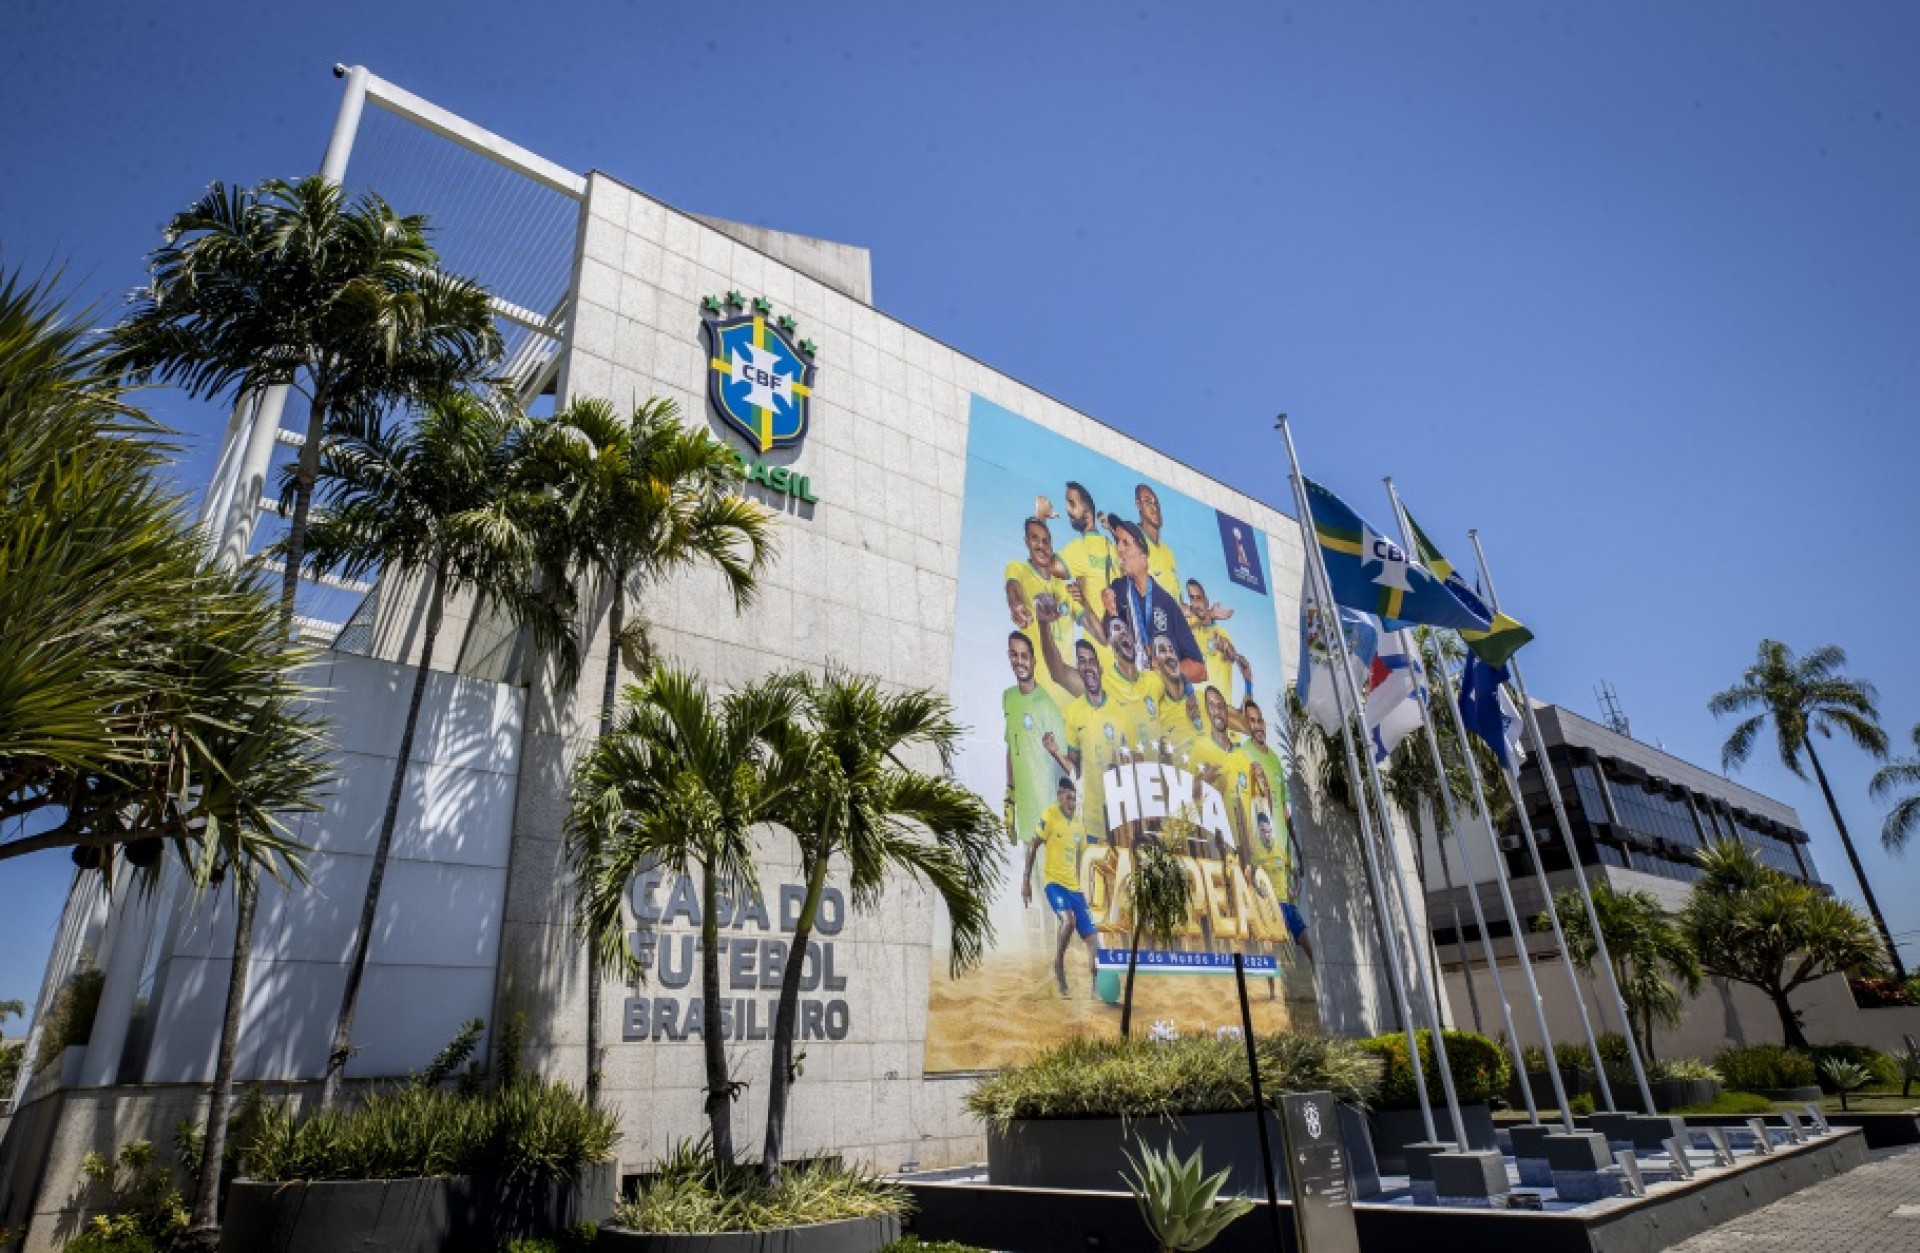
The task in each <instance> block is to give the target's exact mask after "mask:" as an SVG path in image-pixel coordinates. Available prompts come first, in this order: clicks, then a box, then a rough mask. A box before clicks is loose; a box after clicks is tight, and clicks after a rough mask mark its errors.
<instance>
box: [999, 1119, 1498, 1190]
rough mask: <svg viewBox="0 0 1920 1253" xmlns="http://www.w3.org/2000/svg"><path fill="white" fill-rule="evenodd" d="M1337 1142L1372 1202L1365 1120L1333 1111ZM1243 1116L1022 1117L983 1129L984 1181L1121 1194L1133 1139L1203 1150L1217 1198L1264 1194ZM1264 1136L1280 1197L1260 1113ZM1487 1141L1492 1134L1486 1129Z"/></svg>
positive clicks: (1277, 1146)
mask: <svg viewBox="0 0 1920 1253" xmlns="http://www.w3.org/2000/svg"><path fill="white" fill-rule="evenodd" d="M1338 1109H1339V1111H1340V1113H1339V1118H1340V1136H1341V1139H1342V1141H1343V1142H1344V1143H1345V1144H1346V1147H1347V1161H1348V1163H1349V1170H1348V1180H1349V1183H1350V1185H1351V1186H1352V1188H1353V1193H1354V1195H1355V1196H1377V1195H1379V1192H1380V1170H1379V1167H1378V1166H1377V1165H1376V1164H1375V1162H1374V1159H1373V1140H1372V1137H1371V1135H1370V1134H1369V1132H1368V1127H1367V1118H1366V1115H1364V1114H1362V1113H1361V1112H1360V1111H1359V1110H1357V1109H1354V1108H1353V1107H1351V1106H1348V1105H1340V1106H1338ZM1248 1113H1249V1111H1246V1110H1227V1111H1222V1112H1217V1113H1209V1114H1185V1115H1182V1116H1180V1117H1179V1118H1132V1119H1128V1118H1022V1119H1016V1120H1015V1121H1014V1123H1013V1124H1012V1125H1011V1126H1009V1127H1008V1128H1007V1130H1006V1132H1005V1133H1002V1132H1000V1131H997V1130H995V1129H994V1128H992V1127H988V1128H987V1181H988V1182H989V1183H991V1184H994V1185H996V1186H999V1187H1010V1188H1050V1189H1066V1190H1072V1191H1089V1192H1123V1191H1125V1190H1126V1188H1127V1183H1126V1180H1127V1178H1129V1177H1130V1176H1131V1174H1132V1169H1133V1168H1132V1166H1131V1165H1129V1163H1128V1162H1127V1158H1126V1154H1127V1153H1129V1152H1132V1153H1135V1154H1137V1153H1138V1152H1139V1150H1138V1148H1137V1147H1136V1145H1137V1142H1138V1141H1142V1140H1144V1141H1145V1142H1146V1143H1147V1144H1149V1145H1151V1146H1152V1147H1153V1148H1154V1149H1155V1150H1157V1151H1160V1152H1165V1151H1167V1150H1168V1149H1172V1150H1174V1151H1176V1152H1178V1153H1179V1154H1180V1155H1181V1156H1182V1157H1187V1156H1190V1155H1191V1154H1192V1153H1193V1151H1194V1150H1195V1149H1196V1148H1198V1149H1203V1150H1204V1151H1205V1157H1204V1159H1203V1160H1204V1163H1205V1166H1206V1171H1207V1173H1208V1174H1212V1173H1213V1172H1215V1171H1217V1170H1220V1169H1221V1168H1223V1167H1224V1168H1225V1169H1226V1170H1227V1172H1228V1173H1227V1182H1226V1186H1225V1188H1224V1189H1223V1192H1225V1193H1227V1194H1234V1193H1238V1194H1241V1195H1244V1196H1252V1197H1262V1198H1264V1197H1265V1196H1266V1186H1265V1185H1264V1184H1263V1183H1262V1182H1261V1180H1260V1133H1259V1130H1258V1129H1257V1128H1256V1127H1255V1126H1254V1122H1253V1119H1252V1118H1250V1117H1248ZM1267 1136H1268V1140H1269V1143H1270V1144H1271V1146H1272V1149H1273V1154H1274V1165H1275V1168H1276V1169H1275V1173H1276V1175H1277V1176H1278V1177H1277V1178H1276V1179H1275V1180H1274V1190H1275V1195H1277V1196H1280V1197H1285V1196H1286V1195H1287V1175H1286V1170H1285V1168H1284V1166H1283V1165H1282V1163H1281V1162H1280V1154H1281V1152H1282V1143H1283V1142H1282V1140H1281V1138H1280V1120H1279V1118H1278V1117H1277V1116H1276V1115H1275V1114H1274V1113H1273V1112H1272V1111H1268V1113H1267ZM1489 1136H1491V1131H1489Z"/></svg>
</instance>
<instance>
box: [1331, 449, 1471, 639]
mask: <svg viewBox="0 0 1920 1253" xmlns="http://www.w3.org/2000/svg"><path fill="white" fill-rule="evenodd" d="M1306 484H1307V504H1308V507H1309V508H1310V509H1312V511H1313V530H1314V534H1315V536H1316V537H1317V538H1318V539H1319V541H1320V552H1321V554H1322V555H1323V556H1324V557H1325V558H1326V564H1327V576H1328V578H1329V579H1331V580H1332V584H1333V599H1334V602H1335V603H1336V604H1340V605H1345V606H1347V607H1348V608H1350V609H1358V610H1360V611H1361V612H1362V613H1371V614H1376V615H1378V616H1379V617H1382V618H1386V619H1391V620H1395V621H1394V622H1391V623H1390V625H1397V624H1399V623H1404V624H1406V625H1408V626H1437V627H1451V628H1453V629H1454V630H1457V631H1486V630H1487V629H1488V628H1489V627H1490V626H1491V625H1492V622H1491V620H1490V619H1489V618H1488V617H1486V616H1485V615H1483V614H1476V613H1474V612H1473V611H1472V610H1470V609H1468V608H1467V607H1466V606H1465V605H1463V604H1461V603H1460V601H1459V599H1458V598H1457V597H1455V596H1454V594H1453V593H1452V592H1450V591H1448V590H1447V588H1446V585H1445V584H1444V583H1442V582H1441V581H1440V580H1439V579H1437V578H1435V577H1434V576H1433V575H1432V574H1431V573H1429V572H1428V570H1427V569H1426V568H1425V567H1424V566H1422V565H1420V563H1419V562H1417V561H1415V560H1413V558H1411V557H1409V556H1408V555H1407V553H1406V550H1405V549H1403V548H1401V547H1400V545H1398V544H1396V543H1394V542H1393V541H1392V540H1390V539H1388V538H1387V537H1386V536H1384V535H1382V534H1380V532H1378V531H1376V530H1374V529H1373V527H1372V526H1371V525H1369V524H1368V523H1367V521H1366V520H1365V519H1363V518H1362V517H1361V516H1360V515H1359V514H1357V513H1355V512H1354V511H1353V510H1351V509H1349V508H1348V507H1347V504H1346V502H1345V501H1343V500H1341V499H1340V498H1339V497H1338V496H1335V495H1334V494H1333V493H1332V492H1330V491H1328V490H1327V489H1326V488H1324V487H1322V486H1320V485H1319V484H1318V483H1316V482H1314V481H1313V480H1312V479H1307V480H1306Z"/></svg>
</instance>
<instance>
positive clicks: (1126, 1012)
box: [1120, 922, 1140, 1040]
mask: <svg viewBox="0 0 1920 1253" xmlns="http://www.w3.org/2000/svg"><path fill="white" fill-rule="evenodd" d="M1139 960H1140V924H1139V923H1137V922H1136V923H1134V924H1133V943H1132V944H1131V945H1130V946H1129V947H1128V949H1127V986H1126V988H1125V990H1124V991H1122V992H1121V993H1120V1038H1121V1039H1123V1040H1130V1039H1132V1038H1133V971H1134V966H1135V965H1136V964H1137V963H1138V962H1139Z"/></svg>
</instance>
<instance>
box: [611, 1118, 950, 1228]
mask: <svg viewBox="0 0 1920 1253" xmlns="http://www.w3.org/2000/svg"><path fill="white" fill-rule="evenodd" d="M911 1206H912V1202H911V1199H910V1198H909V1197H908V1195H907V1192H906V1189H904V1188H899V1187H895V1186H894V1185H893V1184H889V1183H884V1182H882V1181H881V1180H880V1179H879V1177H878V1176H875V1175H872V1174H868V1173H867V1172H866V1171H863V1170H859V1169H857V1168H853V1167H848V1166H843V1165H841V1164H840V1163H839V1162H838V1161H834V1160H819V1161H811V1162H800V1163H794V1164H789V1165H788V1166H787V1167H786V1168H785V1169H784V1170H782V1171H781V1172H780V1175H779V1177H778V1178H777V1179H776V1180H775V1181H774V1182H773V1183H772V1184H771V1185H769V1184H767V1183H766V1182H765V1181H764V1180H762V1178H761V1177H760V1172H759V1169H758V1168H757V1167H754V1166H741V1165H728V1164H726V1163H723V1162H720V1161H718V1160H717V1159H716V1158H715V1157H714V1155H713V1149H712V1147H711V1145H710V1144H709V1142H708V1141H707V1140H706V1139H705V1138H704V1137H703V1138H701V1139H700V1140H697V1141H694V1140H688V1141H683V1142H682V1143H681V1144H680V1145H678V1146H677V1147H676V1148H675V1149H674V1150H673V1152H672V1153H670V1154H669V1155H668V1156H667V1157H666V1158H665V1159H664V1160H662V1161H661V1162H660V1163H659V1165H658V1167H657V1168H656V1169H655V1171H654V1173H653V1175H652V1176H651V1177H649V1178H646V1179H643V1180H642V1181H641V1183H640V1186H639V1187H638V1188H637V1189H636V1190H635V1191H634V1193H633V1195H632V1196H631V1197H629V1198H627V1199H626V1200H624V1201H622V1202H621V1203H620V1204H618V1205H616V1206H615V1207H614V1210H613V1221H614V1224H615V1225H616V1226H620V1227H625V1228H628V1229H630V1230H633V1231H651V1232H682V1233H692V1232H722V1231H774V1230H778V1229H779V1228H782V1227H802V1226H806V1225H808V1224H811V1223H826V1222H837V1221H841V1220H843V1219H849V1218H887V1217H894V1218H897V1217H900V1216H902V1215H904V1214H906V1213H907V1211H908V1210H909V1209H910V1208H911Z"/></svg>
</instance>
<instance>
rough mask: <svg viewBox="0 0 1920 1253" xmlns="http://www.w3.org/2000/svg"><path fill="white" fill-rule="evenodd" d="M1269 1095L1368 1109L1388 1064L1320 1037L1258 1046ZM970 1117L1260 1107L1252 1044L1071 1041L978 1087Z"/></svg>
mask: <svg viewBox="0 0 1920 1253" xmlns="http://www.w3.org/2000/svg"><path fill="white" fill-rule="evenodd" d="M1254 1049H1255V1053H1256V1054H1257V1056H1258V1057H1259V1061H1260V1086H1261V1089H1262V1091H1263V1093H1264V1094H1265V1095H1267V1096H1268V1097H1276V1096H1278V1095H1279V1094H1280V1093H1282V1092H1314V1091H1330V1092H1332V1093H1333V1094H1334V1096H1335V1097H1336V1098H1338V1099H1339V1100H1342V1101H1349V1102H1353V1103H1356V1104H1361V1105H1364V1104H1367V1103H1368V1102H1369V1101H1370V1100H1371V1099H1372V1098H1373V1095H1374V1093H1375V1092H1376V1091H1377V1090H1378V1088H1379V1085H1380V1063H1379V1061H1378V1060H1376V1059H1375V1058H1374V1057H1373V1056H1372V1055H1370V1054H1369V1053H1368V1052H1367V1051H1366V1050H1365V1049H1363V1048H1362V1047H1361V1046H1360V1045H1359V1044H1357V1043H1355V1042H1354V1041H1351V1040H1335V1039H1330V1038H1328V1037H1325V1036H1318V1035H1305V1034H1298V1035H1272V1036H1260V1037H1257V1038H1256V1039H1255V1041H1254ZM966 1105H967V1109H968V1110H970V1111H971V1112H972V1113H973V1114H974V1116H975V1117H978V1118H980V1119H982V1120H984V1121H986V1122H987V1123H989V1124H990V1125H992V1126H994V1127H996V1128H998V1129H1000V1130H1005V1129H1006V1128H1007V1127H1008V1126H1010V1125H1011V1124H1012V1123H1013V1122H1014V1121H1015V1120H1016V1119H1023V1118H1167V1117H1178V1116H1180V1115H1182V1114H1206V1113H1213V1112H1216V1111H1222V1110H1239V1109H1252V1108H1253V1083H1252V1080H1251V1078H1250V1076H1249V1073H1248V1071H1247V1051H1246V1046H1245V1045H1244V1044H1242V1043H1241V1042H1240V1041H1238V1040H1225V1039H1218V1038H1215V1037H1212V1036H1192V1037H1188V1038H1184V1039H1180V1038H1176V1039H1172V1040H1168V1041H1164V1042H1162V1041H1159V1040H1155V1039H1153V1038H1152V1037H1147V1038H1144V1039H1142V1038H1138V1037H1136V1038H1133V1039H1120V1038H1103V1039H1077V1040H1068V1041H1066V1042H1065V1043H1062V1044H1056V1045H1053V1046H1052V1047H1050V1048H1046V1049H1042V1050H1041V1051H1040V1052H1038V1053H1036V1054H1034V1055H1033V1056H1032V1057H1030V1058H1029V1059H1027V1060H1026V1061H1025V1062H1023V1063H1021V1064H1020V1065H1018V1066H1012V1067H1009V1068H1008V1069H1006V1070H1003V1071H1001V1072H1000V1073H998V1074H996V1075H992V1076H989V1077H988V1078H986V1079H983V1080H981V1081H980V1083H978V1084H977V1085H976V1086H975V1087H974V1089H973V1091H971V1092H969V1093H968V1094H967V1097H966Z"/></svg>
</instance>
